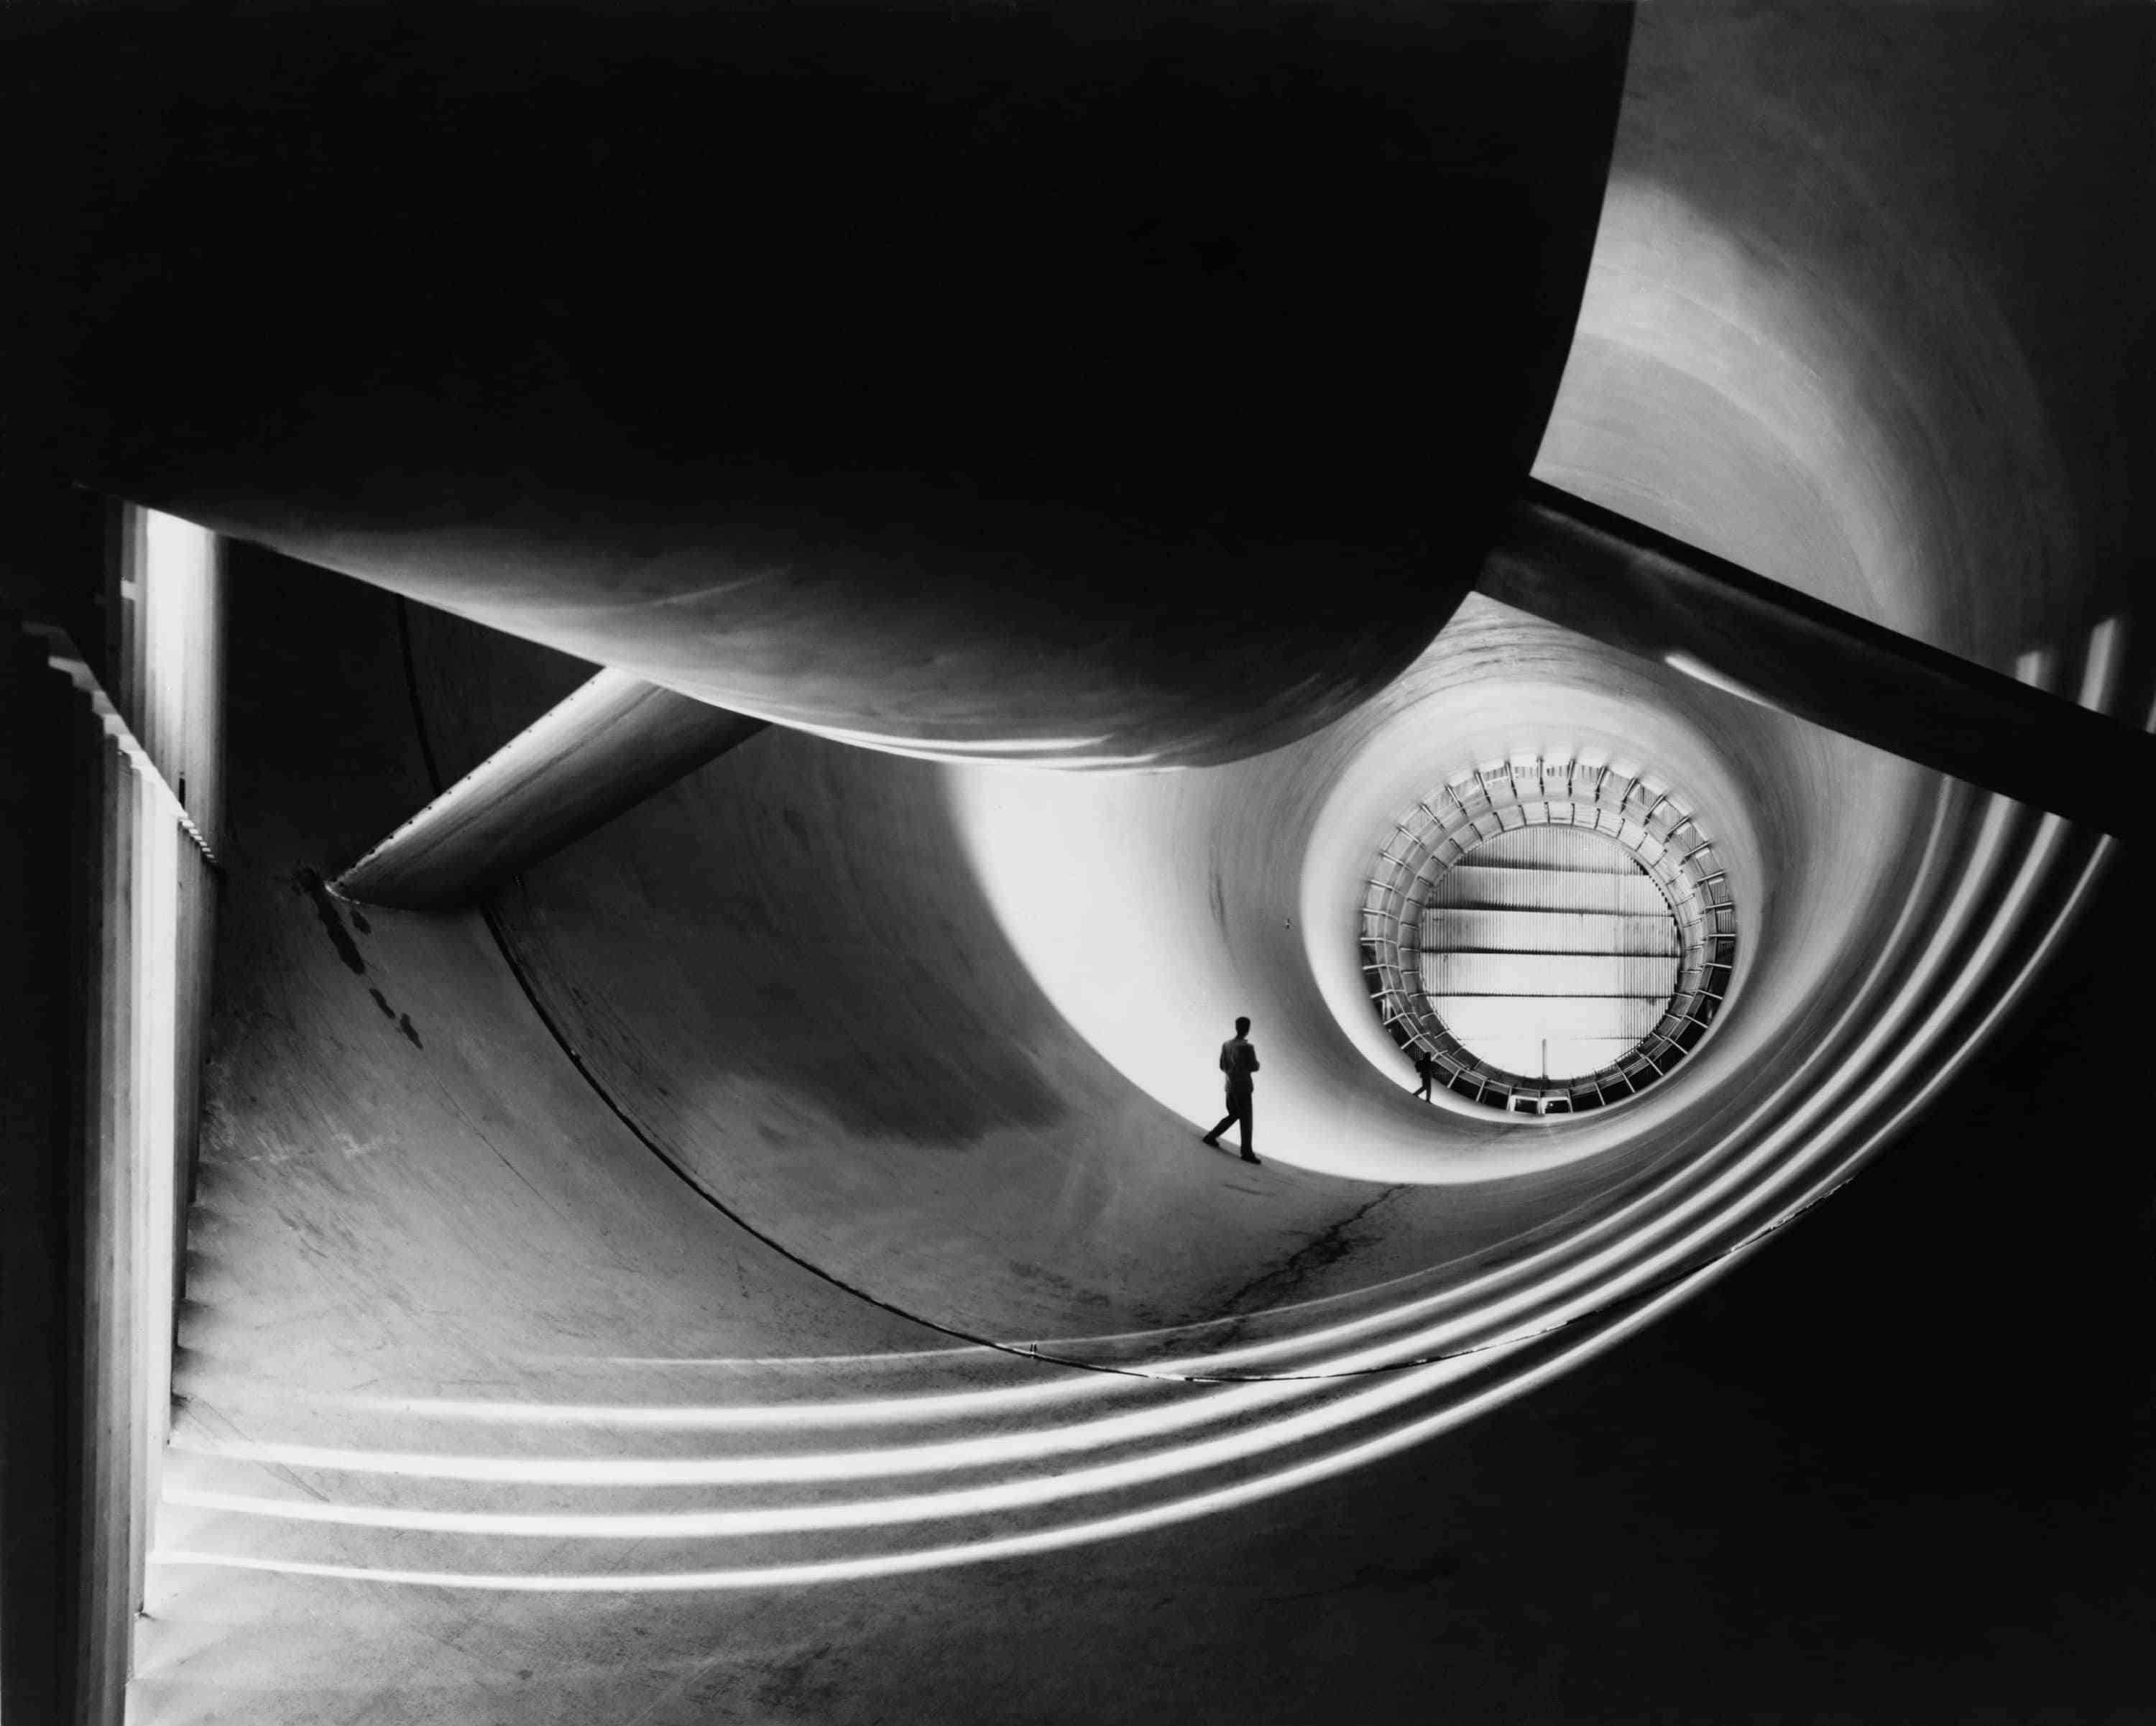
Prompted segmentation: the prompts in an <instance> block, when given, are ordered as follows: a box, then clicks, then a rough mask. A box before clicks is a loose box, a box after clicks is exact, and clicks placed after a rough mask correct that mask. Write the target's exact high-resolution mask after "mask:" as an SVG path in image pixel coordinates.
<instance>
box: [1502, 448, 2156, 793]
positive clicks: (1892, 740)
mask: <svg viewBox="0 0 2156 1726" xmlns="http://www.w3.org/2000/svg"><path fill="white" fill-rule="evenodd" d="M1475 585H1476V588H1477V590H1478V591H1479V592H1482V593H1485V594H1487V595H1488V596H1489V597H1491V598H1492V599H1496V600H1500V601H1501V602H1504V603H1505V604H1507V605H1509V606H1512V607H1517V609H1518V610H1521V611H1523V612H1529V613H1531V614H1532V615H1533V616H1535V617H1541V618H1543V620H1544V621H1546V622H1551V623H1555V624H1558V625H1560V626H1561V627H1564V628H1567V629H1571V630H1575V631H1577V632H1578V633H1580V634H1582V635H1584V636H1587V637H1589V638H1591V639H1593V640H1595V641H1599V642H1600V643H1603V644H1604V646H1605V647H1611V648H1617V649H1619V650H1620V651H1621V652H1624V653H1633V654H1637V655H1638V656H1640V658H1646V659H1652V660H1654V661H1655V662H1656V663H1660V664H1664V665H1669V666H1671V667H1674V668H1676V669H1677V670H1679V671H1681V672H1684V673H1687V674H1688V675H1690V676H1692V677H1695V678H1697V679H1700V680H1701V681H1702V682H1704V683H1707V684H1712V685H1714V686H1715V687H1717V688H1718V689H1726V690H1727V691H1729V692H1730V693H1731V694H1736V695H1738V696H1742V697H1743V698H1745V699H1748V700H1752V701H1756V702H1758V703H1761V704H1763V705H1765V706H1768V707H1773V708H1778V709H1780V710H1781V711H1782V712H1784V713H1788V714H1794V715H1796V716H1797V717H1798V718H1799V719H1804V720H1810V721H1811V722H1812V723H1813V724H1814V725H1824V726H1825V727H1826V728H1827V729H1828V730H1832V731H1838V732H1840V734H1841V735H1844V736H1845V737H1854V738H1856V739H1857V740H1859V741H1860V742H1863V743H1868V744H1871V745H1874V746H1875V747H1876V748H1879V749H1883V750H1890V751H1892V753H1893V754H1895V755H1901V756H1902V757H1903V758H1904V759H1906V760H1908V761H1916V762H1918V763H1920V764H1921V765H1922V766H1927V767H1935V768H1937V769H1938V771H1941V772H1943V773H1949V774H1952V775H1953V776H1954V777H1956V778H1957V779H1962V780H1966V781H1968V782H1969V783H1970V784H1972V785H1975V786H1981V787H1982V788H1984V790H1986V791H1996V792H1999V793H2000V794H2001V795H2003V796H2010V797H2013V798H2015V799H2016V800H2017V801H2018V802H2024V803H2029V804H2032V805H2034V806H2035V807H2037V808H2039V809H2047V810H2051V811H2052V812H2055V813H2057V814H2060V815H2063V816H2065V817H2066V818H2067V819H2069V820H2071V821H2077V822H2087V824H2088V825H2089V826H2091V827H2097V828H2099V829H2101V830H2102V831H2103V832H2108V833H2117V832H2119V831H2120V830H2121V828H2122V827H2123V825H2124V823H2125V821H2126V811H2127V809H2128V807H2130V806H2131V804H2132V802H2133V799H2132V797H2131V796H2129V795H2128V788H2130V787H2133V786H2143V785H2147V784H2148V782H2149V781H2150V777H2151V774H2152V771H2156V738H2152V737H2150V736H2148V735H2146V734H2145V733H2143V732H2140V731H2137V730H2133V729H2131V728H2130V727H2128V726H2127V725H2122V724H2121V723H2119V722H2118V721H2117V720H2113V719H2111V718H2108V717H2107V716H2106V715H2104V714H2097V713H2092V712H2091V711H2089V710H2088V709H2086V708H2082V707H2078V706H2076V705H2075V704H2073V703H2072V702H2071V701H2068V700H2066V699H2062V698H2061V697H2059V696H2056V695H2051V694H2046V693H2044V692H2043V691H2041V690H2038V689H2030V687H2029V686H2028V685H2027V684H2020V683H2016V682H2015V680H2014V679H2012V678H2010V677H2007V676H2005V675H2004V674H2003V673H1999V672H1996V671H1993V670H1990V669H1989V668H1987V667H1984V666H1981V665H1978V664H1975V663H1973V662H1971V661H1969V660H1967V659H1963V658H1958V657H1956V656H1955V655H1954V654H1952V653H1943V652H1942V651H1940V650H1939V649H1938V648H1934V647H1930V646H1928V645H1927V644H1926V643H1922V642H1919V641H1914V640H1912V639H1911V638H1909V637H1907V636H1905V635H1897V634H1896V633H1894V632H1893V631H1892V630H1891V629H1884V628H1881V627H1880V626H1879V625H1878V624H1876V623H1873V622H1868V621H1866V619H1864V618H1862V617H1858V616H1856V614H1855V613H1854V612H1845V611H1843V610H1841V609H1840V608H1839V607H1835V606H1830V605H1827V604H1825V603H1824V602H1821V601H1819V600H1816V599H1814V598H1812V597H1810V596H1809V595H1808V594H1804V593H1799V592H1797V591H1796V590H1795V589H1794V588H1792V587H1784V586H1782V585H1781V584H1780V583H1779V581H1768V579H1767V578H1766V577H1765V576H1760V575H1755V574H1754V573H1753V571H1750V570H1748V569H1745V568H1743V567H1742V566H1739V565H1737V564H1733V563H1731V562H1730V561H1727V559H1725V558H1721V557H1717V556H1713V555H1712V553H1711V552H1707V551H1701V550H1700V549H1699V548H1698V547H1697V546H1696V545H1686V543H1685V542H1684V541H1683V540H1677V539H1673V538H1671V536H1670V535H1667V534H1663V533H1658V532H1656V531H1655V530H1654V529H1652V528H1650V527H1644V526H1642V525H1640V524H1639V523H1638V522H1636V521H1632V520H1627V519H1626V518H1625V517H1624V516H1622V515H1617V514H1616V513H1614V511H1612V510H1604V509H1602V508H1600V507H1599V505H1597V504H1590V503H1588V502H1586V501H1585V500H1584V499H1580V498H1576V497H1573V496H1571V495H1570V494H1568V493H1565V492H1562V491H1559V490H1558V489H1556V488H1555V487H1554V486H1550V485H1546V484H1543V483H1542V482H1541V481H1539V480H1531V481H1529V482H1528V486H1527V490H1526V492H1525V493H1524V494H1522V497H1521V498H1520V499H1519V501H1518V502H1517V504H1514V506H1513V508H1512V514H1511V516H1510V518H1509V520H1508V522H1507V528H1506V530H1505V532H1504V533H1503V535H1501V538H1500V540H1499V541H1498V544H1497V545H1496V549H1495V550H1494V551H1491V554H1490V556H1489V558H1488V559H1487V560H1486V562H1485V563H1484V565H1483V567H1482V573H1481V576H1479V577H1478V578H1477V579H1476V584H1475Z"/></svg>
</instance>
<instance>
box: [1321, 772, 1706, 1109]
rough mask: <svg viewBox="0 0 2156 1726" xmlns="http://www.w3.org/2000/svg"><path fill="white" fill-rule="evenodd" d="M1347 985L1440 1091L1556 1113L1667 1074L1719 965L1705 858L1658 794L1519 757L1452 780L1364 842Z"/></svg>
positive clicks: (1699, 1018) (1699, 1030)
mask: <svg viewBox="0 0 2156 1726" xmlns="http://www.w3.org/2000/svg"><path fill="white" fill-rule="evenodd" d="M1362 950H1363V976H1364V978H1365V981H1366V982H1367V984H1368V988H1369V991H1370V997H1371V1000H1372V1001H1373V1003H1374V1004H1375V1005H1376V1007H1377V1010H1378V1017H1379V1018H1380V1019H1381V1020H1382V1022H1383V1024H1384V1026H1385V1028H1386V1030H1387V1031H1388V1032H1389V1033H1390V1034H1391V1036H1392V1038H1393V1040H1394V1042H1396V1043H1397V1044H1399V1047H1400V1048H1401V1050H1402V1051H1403V1053H1404V1054H1405V1055H1406V1056H1407V1057H1409V1058H1410V1059H1414V1060H1420V1059H1423V1058H1427V1059H1428V1061H1429V1062H1430V1063H1431V1065H1432V1067H1433V1068H1434V1072H1435V1082H1436V1083H1441V1084H1443V1085H1444V1086H1445V1088H1446V1089H1447V1090H1449V1091H1450V1092H1452V1093H1454V1094H1455V1095H1456V1096H1459V1097H1461V1098H1463V1099H1466V1100H1467V1101H1469V1102H1471V1103H1476V1104H1482V1105H1484V1106H1485V1107H1488V1108H1491V1109H1503V1110H1505V1111H1507V1112H1508V1113H1511V1114H1532V1115H1547V1114H1573V1113H1576V1112H1578V1111H1579V1110H1582V1109H1599V1108H1602V1107H1604V1106H1605V1105H1607V1104H1612V1103H1618V1102H1621V1101H1623V1100H1624V1099H1625V1098H1628V1097H1631V1096H1635V1095H1637V1094H1638V1093H1640V1092H1641V1091H1643V1090H1645V1089H1646V1088H1648V1087H1649V1086H1650V1085H1652V1084H1654V1083H1657V1082H1658V1081H1660V1080H1661V1079H1663V1078H1666V1077H1667V1076H1668V1075H1669V1074H1670V1073H1671V1071H1673V1070H1674V1069H1675V1068H1676V1067H1677V1066H1678V1065H1679V1064H1680V1063H1681V1062H1682V1061H1683V1060H1684V1058H1685V1057H1686V1055H1688V1054H1689V1053H1691V1051H1692V1050H1693V1049H1694V1048H1695V1047H1697V1046H1698V1043H1699V1041H1700V1039H1701V1038H1702V1037H1704V1036H1705V1035H1706V1034H1707V1031H1708V1029H1709V1027H1712V1024H1713V1022H1714V1019H1715V1016H1716V1014H1717V1012H1719V1011H1720V1010H1721V1006H1722V1001H1724V999H1725V998H1726V997H1727V993H1728V989H1729V980H1730V977H1731V976H1732V972H1733V971H1734V968H1735V965H1736V959H1737V907H1736V904H1735V903H1734V902H1733V901H1732V899H1731V898H1730V894H1729V887H1728V876H1727V871H1726V869H1725V868H1723V866H1722V860H1721V859H1720V858H1718V857H1717V853H1716V851H1715V847H1714V843H1713V841H1712V839H1711V838H1710V837H1708V836H1707V833H1706V832H1703V831H1702V828H1701V827H1700V825H1699V822H1698V819H1697V817H1696V816H1695V815H1694V813H1693V812H1692V811H1691V807H1690V806H1689V805H1688V804H1687V803H1686V802H1685V801H1684V800H1683V799H1682V798H1681V797H1680V796H1677V795H1676V792H1675V791H1673V790H1672V789H1671V787H1670V786H1666V785H1664V784H1662V783H1661V782H1659V781H1655V780H1653V779H1651V778H1650V777H1648V776H1645V775H1642V774H1636V773H1620V772H1618V771H1614V770H1613V769H1611V768H1609V767H1608V766H1601V765H1594V764H1589V763H1586V762H1582V761H1573V760H1568V759H1565V760H1558V759H1548V758H1545V757H1542V756H1536V757H1533V758H1532V759H1528V760H1522V761H1507V762H1505V763H1502V764H1501V765H1499V766H1493V767H1485V768H1481V769H1479V770H1476V771H1468V772H1464V773H1460V774H1456V775H1455V776H1453V777H1452V778H1451V779H1450V780H1449V781H1447V782H1446V783H1445V784H1444V785H1442V786H1439V787H1438V788H1437V789H1436V790H1435V791H1432V792H1431V793H1430V795H1429V796H1426V797H1424V798H1423V799H1421V800H1420V801H1419V802H1418V803H1416V805H1415V806H1414V808H1412V809H1410V810H1409V811H1408V812H1407V813H1405V814H1404V815H1403V816H1402V817H1400V820H1399V823H1398V825H1397V826H1395V827H1394V830H1393V832H1391V833H1390V834H1389V836H1388V837H1387V838H1386V841H1385V843H1384V844H1383V845H1382V846H1381V847H1379V848H1378V856H1377V858H1376V860H1375V863H1374V864H1373V868H1372V870H1371V873H1370V876H1369V879H1368V890H1367V891H1366V893H1365V895H1364V899H1363V926H1362Z"/></svg>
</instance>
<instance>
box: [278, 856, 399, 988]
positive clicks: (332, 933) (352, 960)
mask: <svg viewBox="0 0 2156 1726" xmlns="http://www.w3.org/2000/svg"><path fill="white" fill-rule="evenodd" d="M292 888H293V890H294V891H295V892H296V893H304V894H306V896H307V897H308V898H309V899H312V900H313V901H314V902H315V914H316V916H317V917H319V918H321V919H322V927H323V929H324V930H326V931H327V932H328V935H329V938H330V945H331V946H333V947H335V948H336V955H337V957H338V958H340V959H341V960H343V961H344V965H345V969H346V971H350V972H351V973H352V975H353V976H356V977H363V976H366V975H367V961H366V960H364V959H362V958H361V957H360V956H359V944H358V943H357V941H355V940H352V931H351V930H348V929H346V927H345V926H344V917H343V914H341V912H339V910H338V909H337V902H336V895H335V894H331V891H330V889H329V883H327V882H326V881H324V880H323V879H322V878H321V876H320V875H318V874H316V873H315V872H314V871H313V870H312V869H301V870H300V872H299V873H298V874H296V875H295V876H294V877H293V878H292ZM379 998H380V997H378V996H377V999H379Z"/></svg>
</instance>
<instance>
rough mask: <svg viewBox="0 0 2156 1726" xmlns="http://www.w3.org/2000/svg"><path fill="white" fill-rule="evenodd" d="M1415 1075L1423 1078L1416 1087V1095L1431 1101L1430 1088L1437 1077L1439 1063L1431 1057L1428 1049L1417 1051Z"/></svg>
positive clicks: (1425, 1100)
mask: <svg viewBox="0 0 2156 1726" xmlns="http://www.w3.org/2000/svg"><path fill="white" fill-rule="evenodd" d="M1415 1075H1416V1077H1418V1078H1420V1079H1421V1080H1422V1083H1420V1084H1419V1085H1418V1086H1417V1087H1416V1088H1415V1095H1417V1096H1418V1097H1419V1098H1421V1099H1422V1100H1423V1101H1424V1102H1425V1103H1427V1102H1429V1101H1430V1086H1431V1085H1432V1084H1433V1083H1435V1082H1436V1079H1437V1063H1436V1062H1435V1061H1433V1060H1432V1059H1431V1058H1430V1051H1429V1050H1428V1049H1417V1050H1416V1051H1415Z"/></svg>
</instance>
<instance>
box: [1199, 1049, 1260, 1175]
mask: <svg viewBox="0 0 2156 1726" xmlns="http://www.w3.org/2000/svg"><path fill="white" fill-rule="evenodd" d="M1220 1070H1221V1072H1223V1073H1226V1074H1227V1075H1228V1113H1227V1114H1226V1115H1225V1116H1224V1118H1223V1119H1222V1120H1221V1122H1220V1124H1219V1126H1217V1127H1215V1128H1214V1129H1213V1130H1212V1131H1211V1132H1209V1133H1208V1134H1206V1135H1205V1142H1206V1143H1207V1144H1208V1145H1213V1146H1214V1147H1215V1148H1217V1147H1218V1146H1219V1143H1220V1135H1221V1134H1223V1133H1224V1132H1226V1131H1227V1130H1228V1129H1229V1127H1230V1126H1232V1125H1233V1124H1235V1122H1237V1121H1240V1122H1241V1123H1242V1124H1243V1160H1244V1161H1245V1162H1246V1163H1255V1161H1257V1160H1258V1159H1257V1155H1256V1153H1255V1152H1254V1151H1253V1150H1251V1149H1250V1075H1251V1074H1252V1073H1255V1072H1256V1071H1257V1070H1258V1052H1257V1051H1256V1050H1255V1049H1254V1048H1252V1047H1250V1021H1249V1020H1248V1019H1238V1020H1236V1021H1235V1035H1234V1036H1233V1037H1229V1039H1228V1040H1227V1042H1224V1043H1222V1044H1221V1045H1220Z"/></svg>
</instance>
